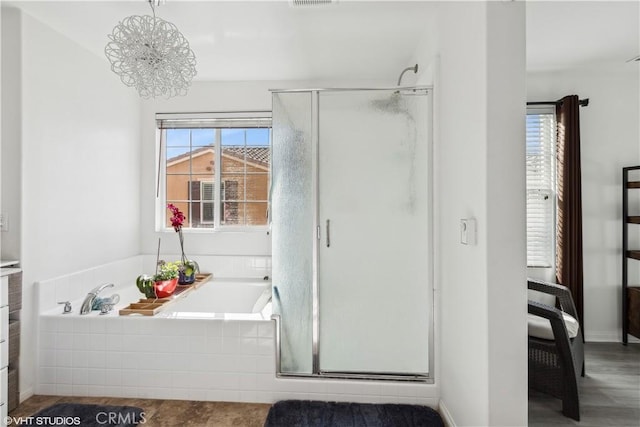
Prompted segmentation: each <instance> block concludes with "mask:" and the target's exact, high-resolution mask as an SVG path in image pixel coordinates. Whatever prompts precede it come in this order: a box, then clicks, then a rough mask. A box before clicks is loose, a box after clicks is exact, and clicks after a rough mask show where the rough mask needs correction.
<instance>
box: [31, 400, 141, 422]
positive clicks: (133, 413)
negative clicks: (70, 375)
mask: <svg viewBox="0 0 640 427" xmlns="http://www.w3.org/2000/svg"><path fill="white" fill-rule="evenodd" d="M31 418H32V424H30V425H37V426H47V427H50V426H56V427H60V426H80V427H133V426H136V425H138V423H140V424H142V425H143V424H144V422H145V418H144V411H143V410H142V408H136V407H135V406H115V405H89V404H82V403H56V404H55V405H51V406H49V407H46V408H44V409H43V410H41V411H39V412H37V413H35V414H33V415H32V416H31Z"/></svg>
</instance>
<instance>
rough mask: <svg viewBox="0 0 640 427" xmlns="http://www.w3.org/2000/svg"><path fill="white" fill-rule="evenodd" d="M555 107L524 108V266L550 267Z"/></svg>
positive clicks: (552, 224)
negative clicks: (525, 111) (525, 129)
mask: <svg viewBox="0 0 640 427" xmlns="http://www.w3.org/2000/svg"><path fill="white" fill-rule="evenodd" d="M555 140H556V118H555V109H553V108H551V109H540V108H536V109H528V110H527V141H526V143H527V149H526V159H527V160H526V162H527V266H528V267H553V265H554V257H555V253H554V252H555V243H554V242H555V224H556V221H555V219H556V218H555V204H556V178H555V175H556V174H555V168H556V160H555V157H556V156H555V152H556V143H555Z"/></svg>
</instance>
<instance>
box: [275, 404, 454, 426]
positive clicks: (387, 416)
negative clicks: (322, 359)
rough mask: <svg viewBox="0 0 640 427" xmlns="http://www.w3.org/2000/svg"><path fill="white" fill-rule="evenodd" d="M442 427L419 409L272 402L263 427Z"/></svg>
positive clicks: (434, 417) (432, 414) (432, 412)
mask: <svg viewBox="0 0 640 427" xmlns="http://www.w3.org/2000/svg"><path fill="white" fill-rule="evenodd" d="M285 426H286V427H363V426H366V427H444V422H443V421H442V418H441V417H440V414H438V412H436V411H435V410H433V409H431V408H429V407H426V406H419V405H396V404H369V403H346V402H318V401H313V400H282V401H280V402H276V403H275V404H274V405H273V406H272V407H271V409H269V415H268V416H267V420H266V421H265V423H264V427H285Z"/></svg>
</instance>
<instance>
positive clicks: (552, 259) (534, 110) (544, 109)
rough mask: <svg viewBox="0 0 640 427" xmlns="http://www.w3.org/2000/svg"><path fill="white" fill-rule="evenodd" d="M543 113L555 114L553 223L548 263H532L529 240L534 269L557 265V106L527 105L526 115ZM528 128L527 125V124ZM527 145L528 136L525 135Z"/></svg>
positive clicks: (552, 159)
mask: <svg viewBox="0 0 640 427" xmlns="http://www.w3.org/2000/svg"><path fill="white" fill-rule="evenodd" d="M542 114H551V115H553V127H554V129H553V132H552V134H551V135H552V140H551V148H550V150H551V156H550V159H551V172H552V176H551V177H550V181H551V188H549V194H548V197H549V198H550V199H551V213H550V216H551V224H550V230H549V234H550V246H551V247H550V253H549V263H548V264H546V263H545V264H543V263H539V264H538V263H536V264H530V262H529V245H528V242H527V268H534V269H554V270H555V267H556V232H557V224H558V218H557V215H558V213H557V212H558V211H557V194H558V187H557V185H558V183H557V177H556V162H557V155H556V144H557V140H556V139H557V137H556V135H557V128H558V122H557V118H556V110H555V106H554V105H549V106H531V107H529V106H528V107H527V111H526V115H527V116H529V115H542ZM525 122H526V121H525ZM525 128H526V126H525ZM525 145H526V136H525ZM527 155H528V154H527V150H526V147H525V157H526V156H527ZM526 167H527V165H526V161H525V180H526V175H527V170H526ZM540 190H541V191H543V190H544V189H540ZM529 191H530V189H529V186H528V183H526V185H525V192H526V194H525V197H526V200H527V204H528V199H529V196H528V193H529ZM525 208H526V221H527V223H528V221H529V211H528V207H525ZM527 229H528V225H527ZM527 234H528V230H527Z"/></svg>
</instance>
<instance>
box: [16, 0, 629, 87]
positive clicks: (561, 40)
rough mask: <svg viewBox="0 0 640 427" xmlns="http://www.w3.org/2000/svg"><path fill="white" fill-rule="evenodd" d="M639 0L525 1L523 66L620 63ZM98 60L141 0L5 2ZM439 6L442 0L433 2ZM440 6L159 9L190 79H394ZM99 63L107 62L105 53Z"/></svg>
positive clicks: (141, 8) (431, 32) (343, 2)
mask: <svg viewBox="0 0 640 427" xmlns="http://www.w3.org/2000/svg"><path fill="white" fill-rule="evenodd" d="M639 1H640V0H637V1H624V2H613V1H602V2H589V1H568V2H559V1H553V2H552V1H528V2H527V68H528V69H529V70H530V71H537V70H552V69H562V68H572V67H582V66H590V65H597V64H611V63H614V64H624V63H625V61H626V60H628V59H630V58H632V57H634V56H637V55H640V48H639V43H640V34H639V20H640V8H639V4H640V3H639ZM7 3H10V4H11V5H15V6H17V7H20V8H21V9H23V10H24V11H25V12H26V13H28V14H30V15H32V16H33V17H35V18H37V19H38V20H40V21H42V22H44V23H46V24H47V25H49V26H50V27H52V28H54V29H55V30H57V31H59V32H61V33H63V34H65V35H66V36H67V37H69V38H71V39H73V40H75V41H76V42H77V43H79V44H81V45H82V46H84V47H85V48H87V49H88V50H90V51H92V52H94V53H95V54H96V55H99V56H100V57H102V58H104V53H103V51H104V46H105V44H106V42H107V34H110V33H111V31H112V29H113V27H114V25H115V24H117V23H118V22H119V21H120V20H121V19H123V18H124V17H126V16H129V15H144V14H149V13H150V8H149V6H148V4H147V3H146V2H144V1H143V0H129V1H86V0H85V1H43V2H38V1H13V2H7ZM441 4H442V2H440V5H441ZM438 5H439V2H434V1H407V2H403V1H388V2H382V1H366V2H365V1H350V0H340V2H339V3H338V4H335V5H331V6H323V7H308V8H293V7H290V6H289V2H288V1H282V0H280V1H254V2H247V1H185V0H169V1H167V2H166V3H165V4H164V5H162V6H160V7H158V8H157V15H158V16H159V17H161V18H163V19H166V20H168V21H171V22H173V23H174V24H176V26H177V27H178V28H179V29H180V30H181V31H182V32H183V33H184V35H185V36H186V38H187V39H188V40H189V42H190V44H191V48H192V49H193V51H194V52H195V54H196V58H197V61H198V66H197V69H198V76H197V77H196V79H198V80H322V79H325V80H332V79H343V80H385V81H389V83H390V84H391V83H395V80H396V79H397V76H398V74H399V72H400V70H402V69H403V68H404V67H407V66H410V65H412V64H411V63H410V62H411V61H412V58H413V56H414V54H415V52H416V49H417V48H418V46H419V45H420V46H425V44H421V42H422V41H424V40H425V39H429V38H433V37H435V34H436V28H437V16H436V15H437V10H438ZM105 61H106V58H105Z"/></svg>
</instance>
